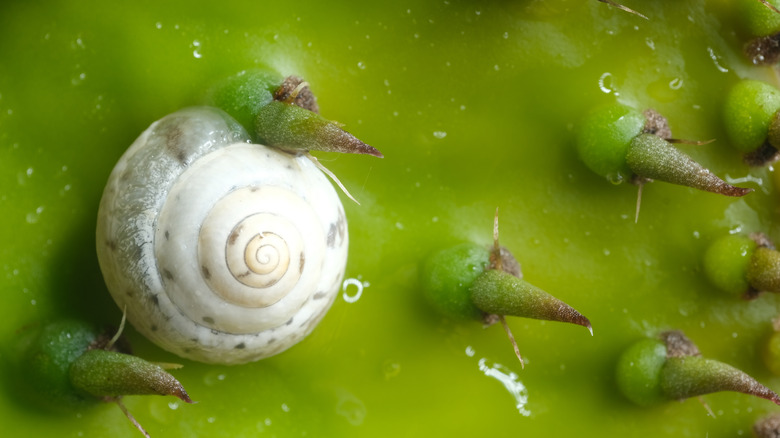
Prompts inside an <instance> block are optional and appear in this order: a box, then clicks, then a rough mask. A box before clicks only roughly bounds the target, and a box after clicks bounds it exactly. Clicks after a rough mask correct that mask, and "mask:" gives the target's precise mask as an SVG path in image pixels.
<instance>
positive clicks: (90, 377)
mask: <svg viewBox="0 0 780 438" xmlns="http://www.w3.org/2000/svg"><path fill="white" fill-rule="evenodd" d="M123 322H124V320H123ZM121 330H122V328H121V326H120V329H119V332H117V334H116V335H115V336H113V337H111V335H110V334H109V333H108V332H105V331H102V330H99V329H98V328H97V327H95V326H93V325H92V324H90V323H87V322H85V321H82V320H59V321H54V322H50V323H47V324H45V325H43V326H41V327H36V330H31V331H29V332H28V333H24V335H23V336H21V340H20V341H19V343H18V345H17V348H18V349H19V350H20V354H19V357H20V358H21V360H20V363H19V366H18V368H19V370H18V374H19V379H18V385H19V386H20V388H19V389H20V392H21V393H22V394H24V396H26V397H28V398H30V399H31V400H32V401H34V402H35V403H36V404H38V405H41V406H43V407H46V408H49V409H51V410H54V411H66V410H69V409H78V408H81V407H86V406H89V405H94V404H97V403H99V402H101V401H102V402H113V403H116V404H117V405H118V406H119V407H120V408H121V409H122V412H124V414H125V415H126V416H127V418H128V419H129V420H130V421H131V422H132V423H133V425H134V426H135V427H136V428H137V429H138V430H139V431H141V433H143V434H144V435H145V436H147V437H148V436H149V434H148V433H147V432H146V431H145V430H144V428H143V427H141V425H140V424H139V423H138V422H137V421H136V420H135V418H134V417H133V416H132V415H131V414H130V412H129V411H128V410H127V408H125V406H124V404H122V401H121V399H122V397H123V396H126V395H171V396H174V397H177V398H179V399H181V400H182V401H184V402H186V403H192V400H191V399H190V397H189V395H188V394H187V391H186V390H185V389H184V387H183V386H182V385H181V383H179V381H178V380H176V378H174V377H173V376H172V375H171V374H169V373H168V372H167V371H165V369H164V368H163V366H162V365H161V364H154V363H151V362H147V361H145V360H143V359H141V358H139V357H136V356H133V355H131V354H130V351H129V346H128V344H127V343H126V341H124V339H123V338H121V337H120V333H121ZM166 365H167V367H168V368H176V367H177V366H175V365H171V364H166Z"/></svg>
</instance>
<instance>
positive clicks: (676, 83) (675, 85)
mask: <svg viewBox="0 0 780 438" xmlns="http://www.w3.org/2000/svg"><path fill="white" fill-rule="evenodd" d="M682 86H683V80H682V79H680V78H674V79H672V80H671V81H670V82H669V88H671V89H672V90H679V89H680V88H682Z"/></svg>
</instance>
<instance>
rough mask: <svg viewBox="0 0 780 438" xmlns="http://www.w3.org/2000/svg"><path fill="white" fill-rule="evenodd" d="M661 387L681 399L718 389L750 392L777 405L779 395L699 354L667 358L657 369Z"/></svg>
mask: <svg viewBox="0 0 780 438" xmlns="http://www.w3.org/2000/svg"><path fill="white" fill-rule="evenodd" d="M661 390H662V391H663V393H664V395H665V396H667V397H668V398H670V399H677V400H682V399H686V398H689V397H695V396H698V395H703V394H710V393H713V392H720V391H734V392H741V393H743V394H748V395H754V396H756V397H760V398H763V399H766V400H770V401H772V402H774V403H775V404H777V405H780V397H778V395H777V394H775V393H774V392H773V391H772V390H770V389H769V388H767V387H766V386H764V385H762V384H760V383H758V381H756V380H755V379H754V378H752V377H750V376H748V375H747V374H745V373H744V372H742V371H740V370H738V369H736V368H734V367H733V366H731V365H727V364H725V363H723V362H719V361H717V360H712V359H705V358H703V357H701V356H683V357H669V358H667V360H666V363H665V364H664V367H663V369H662V370H661Z"/></svg>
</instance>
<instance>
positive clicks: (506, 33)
mask: <svg viewBox="0 0 780 438" xmlns="http://www.w3.org/2000/svg"><path fill="white" fill-rule="evenodd" d="M504 39H505V40H508V39H509V32H504Z"/></svg>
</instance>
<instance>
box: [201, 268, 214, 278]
mask: <svg viewBox="0 0 780 438" xmlns="http://www.w3.org/2000/svg"><path fill="white" fill-rule="evenodd" d="M200 270H201V272H202V273H203V278H205V279H206V280H208V279H210V278H211V272H209V268H207V267H206V266H205V265H202V266H201V267H200Z"/></svg>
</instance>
